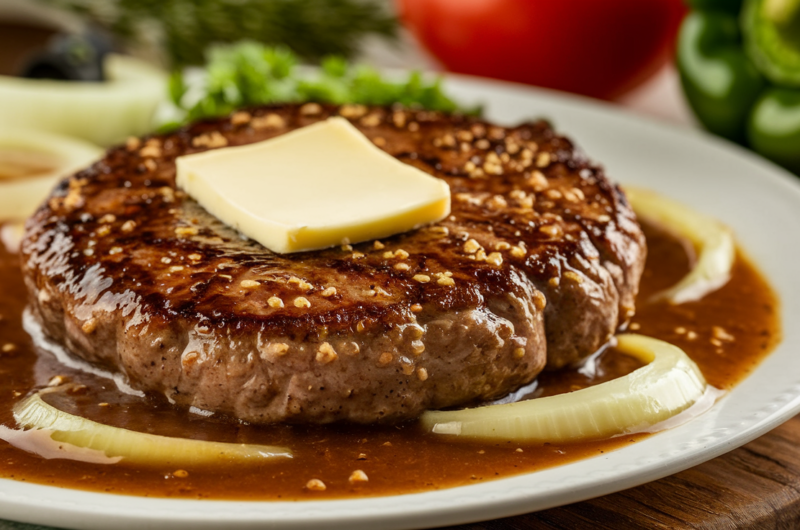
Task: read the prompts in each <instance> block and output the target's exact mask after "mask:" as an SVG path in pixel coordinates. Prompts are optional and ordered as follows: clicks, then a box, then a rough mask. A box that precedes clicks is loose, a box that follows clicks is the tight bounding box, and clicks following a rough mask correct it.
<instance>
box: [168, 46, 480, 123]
mask: <svg viewBox="0 0 800 530" xmlns="http://www.w3.org/2000/svg"><path fill="white" fill-rule="evenodd" d="M297 65H298V58H297V56H296V55H295V54H294V53H292V52H290V51H289V50H287V49H285V48H272V47H267V46H263V45H261V44H258V43H255V42H242V43H239V44H236V45H229V46H215V47H212V48H210V49H209V53H208V63H207V65H206V67H205V72H204V76H203V81H202V82H203V86H202V88H201V89H200V90H190V83H189V82H187V79H186V77H185V74H184V73H183V72H182V71H180V70H178V71H176V72H175V73H173V75H172V77H171V79H170V97H171V99H172V102H173V103H174V104H175V106H176V107H177V108H178V109H179V113H180V116H179V118H178V119H177V120H176V121H175V122H173V123H170V124H169V125H167V127H168V128H171V127H174V126H177V125H181V124H183V123H189V122H192V121H195V120H198V119H203V118H209V117H215V116H223V115H226V114H229V113H230V112H232V111H233V110H235V109H238V108H244V107H252V106H256V105H263V104H268V103H291V102H302V101H316V102H318V103H333V104H343V103H360V104H362V105H389V104H394V103H399V104H401V105H404V106H409V107H420V108H424V109H428V110H439V111H444V112H456V111H460V112H465V113H475V112H477V109H467V108H463V107H461V106H459V105H458V104H457V103H456V102H455V101H453V100H452V99H451V98H450V97H448V96H447V95H446V94H445V93H444V92H443V90H442V86H441V79H440V78H437V79H434V80H433V81H427V80H426V79H425V77H424V76H423V75H422V74H420V73H419V72H412V73H411V74H409V75H408V76H407V78H406V79H405V80H401V81H395V80H391V79H388V78H387V77H385V76H384V75H382V74H381V73H380V72H378V71H377V70H375V69H374V68H371V67H368V66H365V65H351V64H350V63H348V62H347V61H346V60H345V59H344V58H342V57H327V58H325V59H323V60H322V62H321V64H320V68H319V69H317V70H306V71H300V70H299V69H298V67H297ZM198 92H199V93H198Z"/></svg>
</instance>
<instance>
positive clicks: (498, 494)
mask: <svg viewBox="0 0 800 530" xmlns="http://www.w3.org/2000/svg"><path fill="white" fill-rule="evenodd" d="M445 83H446V85H447V86H448V87H451V88H453V87H454V88H456V92H457V91H458V87H461V88H462V89H464V88H466V89H467V92H469V90H473V91H474V90H488V91H489V92H490V93H494V95H492V96H487V97H486V99H487V100H490V99H493V98H496V97H498V95H497V94H498V93H500V94H502V93H505V94H506V95H511V94H513V95H514V96H515V97H522V98H530V99H531V100H532V101H536V100H538V103H543V104H547V103H550V104H554V105H555V106H556V107H559V106H561V107H563V106H570V107H572V108H573V109H576V110H577V112H578V113H581V112H587V113H589V114H599V115H602V116H606V117H609V118H610V119H611V120H612V121H617V122H620V123H622V122H624V124H625V127H629V126H634V127H643V128H645V129H647V130H649V131H653V130H656V131H666V132H667V133H668V135H673V136H675V135H684V136H685V135H689V136H691V137H693V138H696V139H698V141H699V143H701V144H703V145H704V146H705V147H706V148H710V149H711V150H712V151H714V152H716V154H722V156H724V157H731V158H732V159H738V160H739V161H741V162H744V163H745V164H746V165H750V166H753V167H755V168H757V169H758V172H759V173H760V175H759V176H760V177H766V178H767V179H769V181H770V185H771V186H776V187H779V188H781V189H782V190H783V191H785V192H786V193H788V194H789V195H792V196H793V200H795V201H796V204H798V205H800V184H798V182H797V181H796V178H795V177H793V176H792V175H791V174H790V173H788V171H786V170H783V169H782V168H779V167H778V166H776V165H774V164H772V163H771V162H769V161H766V160H765V159H762V158H760V157H758V155H755V154H753V153H751V152H749V151H746V150H744V149H743V148H741V147H739V146H735V145H734V144H730V143H729V142H727V141H725V140H722V139H719V138H716V137H713V136H711V135H709V134H708V133H705V132H704V131H700V130H697V129H690V128H682V127H680V126H676V125H674V124H669V123H664V122H660V121H658V120H654V119H651V118H647V117H643V116H641V115H639V114H636V113H634V112H632V111H630V110H627V109H624V108H622V107H618V106H614V105H612V104H609V103H605V102H600V101H595V100H592V99H590V98H585V97H581V96H574V95H570V94H565V93H560V92H556V91H551V90H547V89H539V88H534V87H528V86H524V85H518V84H515V83H508V82H501V81H495V80H489V79H483V78H474V77H469V76H460V75H452V74H448V75H447V76H446V77H445ZM498 121H502V120H498ZM556 124H557V125H558V121H556ZM567 134H568V135H570V138H572V137H573V136H572V134H571V133H570V132H569V131H567ZM576 143H577V145H579V146H580V145H582V143H581V141H580V140H578V141H577V142H576ZM709 146H710V147H709ZM588 152H589V155H590V157H592V156H593V155H594V153H593V152H592V150H591V149H589V150H588ZM715 156H716V155H715ZM798 218H800V214H798ZM745 250H746V249H745ZM773 285H774V283H773ZM775 291H776V294H778V296H779V299H780V305H781V309H782V311H781V321H782V322H784V324H785V322H786V307H784V302H785V294H786V293H782V292H780V291H779V290H778V289H777V288H776V289H775ZM782 327H783V337H784V342H783V343H781V344H779V345H778V346H776V348H775V350H774V351H773V352H772V353H771V354H770V356H772V357H774V356H775V354H776V353H777V352H778V351H780V350H782V349H785V348H786V347H787V346H786V344H787V343H786V333H787V331H788V330H787V326H786V325H784V326H782ZM770 356H768V357H767V358H766V359H765V360H764V361H762V363H761V365H760V366H759V368H758V369H756V371H755V372H754V373H753V374H751V375H750V376H749V377H748V380H751V379H752V378H753V376H754V375H755V374H756V373H758V371H759V370H761V366H763V365H764V364H766V363H768V362H769V359H770ZM748 380H745V381H743V382H742V383H740V384H739V385H737V387H736V388H735V389H734V390H733V391H732V392H731V393H730V394H729V395H727V396H725V397H724V398H722V400H721V401H720V403H723V402H725V401H726V400H730V399H731V396H733V395H736V392H737V389H739V388H742V386H743V385H744V384H746V383H747V381H748ZM720 403H718V404H717V405H715V407H714V408H713V409H712V410H711V411H709V412H708V413H707V414H708V415H711V416H714V415H715V414H719V411H720ZM768 405H769V406H768V407H767V409H769V410H767V409H765V410H758V411H754V413H758V414H761V415H760V416H759V417H756V418H755V419H753V420H751V421H750V422H749V423H748V426H747V428H746V429H745V430H743V431H741V432H737V433H733V434H731V433H730V432H725V433H722V435H721V436H717V437H714V436H713V433H711V434H709V435H707V436H706V438H707V439H706V440H705V441H702V442H701V445H702V447H700V448H699V449H698V448H695V449H691V448H688V449H685V450H680V451H679V452H682V453H685V457H684V458H682V459H680V460H676V459H675V458H674V457H673V458H672V460H670V461H669V465H664V460H660V459H659V458H661V456H662V455H659V456H658V457H653V458H652V459H651V461H650V462H649V463H640V464H638V465H636V466H631V467H629V468H627V469H623V470H622V471H620V472H618V473H616V474H615V479H614V482H613V484H609V483H604V484H601V485H598V484H597V482H596V479H593V480H588V479H587V480H584V481H582V483H580V484H576V485H575V486H574V489H573V490H572V491H570V492H568V493H565V492H563V491H561V490H558V489H556V490H557V491H553V492H549V493H548V494H538V495H536V498H535V499H531V495H530V494H529V493H527V492H525V491H523V490H520V489H517V486H519V485H520V484H524V483H525V482H527V481H529V480H532V479H531V477H536V478H537V479H542V480H543V481H549V480H554V478H555V479H557V478H558V476H559V475H563V474H564V473H563V472H562V471H563V470H574V469H576V467H577V468H578V469H580V468H585V467H586V466H585V465H584V464H585V462H587V461H592V462H599V461H610V462H614V461H616V460H619V456H614V455H619V454H620V453H623V452H625V451H626V449H627V448H623V449H619V450H616V451H612V452H609V453H608V454H606V455H604V456H603V457H592V458H590V459H587V460H581V461H577V462H574V463H570V464H566V465H563V466H558V467H556V468H552V469H546V470H542V471H538V472H533V473H525V474H522V475H516V476H512V477H508V478H502V479H497V480H493V481H489V482H486V483H481V484H475V485H467V486H460V487H456V488H449V489H445V490H440V491H429V492H422V493H412V494H404V495H396V496H384V497H369V498H361V499H346V500H324V501H299V502H276V501H266V502H265V501H208V500H190V499H163V498H143V497H133V496H125V495H116V494H104V493H97V492H90V491H81V490H69V489H65V488H59V487H54V486H45V485H40V484H32V483H20V482H17V481H14V480H11V479H0V514H2V516H4V517H8V516H11V517H13V518H14V519H15V520H18V521H24V522H30V523H35V524H51V525H56V526H65V525H66V526H69V527H73V528H105V527H106V525H108V524H109V523H112V522H113V523H114V525H115V526H116V527H119V528H128V527H130V528H137V527H141V525H142V524H143V523H147V524H148V525H149V526H150V527H152V528H171V529H173V530H174V529H176V528H184V526H177V527H176V526H175V525H176V524H178V525H181V524H185V525H186V526H185V528H189V527H190V526H191V527H192V528H216V527H218V525H219V523H221V522H223V521H224V522H225V523H226V524H227V525H228V526H229V527H231V528H234V527H235V528H250V527H252V528H255V527H263V525H264V524H265V523H266V522H267V521H269V522H270V523H271V525H272V526H274V527H276V528H287V529H288V528H292V529H294V528H315V527H319V525H320V524H322V523H328V524H327V525H326V526H329V527H331V528H334V527H335V528H353V529H358V528H372V527H374V525H375V524H377V523H380V525H381V528H386V529H387V530H389V529H393V528H410V527H414V528H421V527H430V526H440V525H444V524H448V525H452V524H461V523H467V522H476V521H481V520H488V519H494V518H497V517H506V516H512V515H518V514H521V513H528V512H530V511H532V510H531V506H532V504H531V502H532V501H535V502H533V505H535V508H536V510H533V511H538V510H542V509H547V508H551V507H554V506H560V505H564V504H570V503H573V502H579V501H582V500H586V499H588V498H593V497H596V496H598V495H601V494H602V495H605V494H609V493H613V492H616V491H620V490H622V489H627V488H629V487H634V486H636V485H640V484H642V483H645V482H649V481H651V480H656V479H658V478H662V477H664V476H667V475H670V474H674V473H676V472H679V471H682V470H684V469H687V468H689V467H693V466H695V465H697V464H699V463H701V462H705V461H707V460H710V459H712V458H715V457H717V456H719V455H722V454H724V453H726V452H728V451H730V450H732V449H734V448H736V447H739V446H741V445H743V444H745V443H747V442H749V441H751V440H753V439H755V438H757V437H758V436H761V435H762V434H764V433H766V432H768V431H769V430H772V429H773V428H775V427H776V426H778V425H780V424H781V423H783V422H784V421H786V420H788V419H789V418H791V417H792V416H794V415H795V414H797V413H798V412H800V377H798V378H797V380H796V381H795V383H794V385H793V386H792V387H791V388H787V389H785V390H784V391H783V392H782V393H781V394H779V395H776V396H774V399H772V400H771V402H770V403H769V404H768ZM762 413H763V414H762ZM703 417H704V418H705V417H706V415H704V416H703ZM690 423H692V422H690ZM682 428H683V426H681V427H678V428H676V429H682ZM674 432H675V430H672V431H669V432H668V433H667V434H669V433H674ZM717 434H719V433H717ZM661 436H662V433H659V434H656V435H655V436H654V437H651V438H649V439H648V440H651V439H654V438H659V437H661ZM648 440H645V441H643V442H639V443H638V444H636V445H637V446H639V447H641V445H640V444H647V443H648ZM703 444H705V445H703ZM668 460H669V459H668ZM503 486H508V488H507V490H509V491H504V488H503ZM562 489H563V488H562ZM454 492H457V493H458V495H455V497H456V498H457V499H459V500H458V502H454V501H453V500H452V499H451V498H452V497H454ZM112 499H113V500H112ZM87 501H88V502H87ZM392 501H394V504H396V505H397V506H394V509H393V510H387V509H386V508H387V507H391V506H390V505H391V504H393V503H392ZM398 501H408V503H406V502H402V503H400V502H398ZM400 504H403V506H399V505H400ZM407 505H410V506H412V507H413V509H409V508H408V506H407ZM265 507H266V508H265ZM284 508H285V509H287V510H288V511H285V512H284V511H281V510H282V509H284ZM332 509H333V510H332ZM300 514H302V515H301V516H298V515H300ZM332 514H333V515H334V516H335V517H336V519H335V520H334V521H331V520H330V517H331V515H332ZM120 517H123V518H124V519H122V520H121V519H120ZM65 518H66V520H65ZM73 518H75V519H73ZM231 525H235V526H231Z"/></svg>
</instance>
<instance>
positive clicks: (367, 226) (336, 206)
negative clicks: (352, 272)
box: [177, 118, 450, 253]
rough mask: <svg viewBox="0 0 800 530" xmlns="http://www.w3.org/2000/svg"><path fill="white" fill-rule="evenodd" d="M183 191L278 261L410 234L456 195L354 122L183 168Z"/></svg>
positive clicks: (199, 157)
mask: <svg viewBox="0 0 800 530" xmlns="http://www.w3.org/2000/svg"><path fill="white" fill-rule="evenodd" d="M177 170H178V174H177V184H178V187H180V188H182V189H183V190H184V191H186V193H188V194H189V195H190V196H192V197H193V198H194V199H195V200H197V202H198V203H200V205H201V206H203V207H204V208H205V209H206V210H208V211H209V212H210V213H211V214H213V215H215V216H216V217H217V218H219V219H220V220H221V221H222V222H224V223H226V224H227V225H229V226H232V227H234V228H236V229H237V230H239V231H240V232H242V233H243V234H244V235H246V236H248V237H250V238H252V239H254V240H256V241H258V242H259V243H261V244H262V245H264V246H265V247H267V248H269V249H270V250H272V251H274V252H278V253H288V252H300V251H306V250H316V249H321V248H326V247H330V246H333V245H338V244H341V243H343V242H350V243H357V242H359V241H366V240H370V239H377V238H382V237H387V236H390V235H393V234H398V233H401V232H406V231H408V230H412V229H414V228H418V227H420V226H423V225H425V224H428V223H432V222H436V221H439V220H441V219H443V218H444V217H445V216H447V215H448V214H449V213H450V188H449V187H448V186H447V184H446V183H445V182H444V181H442V180H440V179H437V178H435V177H432V176H430V175H428V174H427V173H425V172H423V171H421V170H419V169H417V168H415V167H412V166H409V165H407V164H404V163H402V162H400V161H399V160H397V159H395V158H394V157H392V156H391V155H389V154H387V153H385V152H383V151H381V150H380V149H378V148H377V147H375V146H374V145H373V144H372V142H371V141H370V140H369V139H367V138H366V137H365V136H364V135H363V134H361V133H360V132H359V131H358V129H356V128H355V127H353V125H351V124H350V122H348V121H347V120H345V119H344V118H330V119H328V120H327V121H324V122H319V123H316V124H314V125H310V126H308V127H304V128H302V129H298V130H296V131H292V132H290V133H287V134H284V135H282V136H279V137H277V138H273V139H270V140H266V141H264V142H260V143H257V144H251V145H246V146H239V147H228V148H223V149H216V150H213V151H207V152H205V153H198V154H194V155H187V156H182V157H179V158H178V159H177Z"/></svg>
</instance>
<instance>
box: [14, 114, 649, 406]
mask: <svg viewBox="0 0 800 530" xmlns="http://www.w3.org/2000/svg"><path fill="white" fill-rule="evenodd" d="M337 114H341V115H343V116H345V117H347V118H348V119H351V121H352V122H353V123H354V125H355V126H356V127H358V128H359V129H360V130H361V131H362V132H363V133H364V134H365V135H366V136H367V137H369V138H370V139H372V141H373V142H374V143H375V144H376V145H378V146H379V147H381V148H382V149H384V150H386V151H387V152H389V153H390V154H392V155H393V156H395V157H397V158H398V159H399V160H401V161H403V162H405V163H408V164H412V165H414V166H416V167H418V168H420V169H422V170H423V171H426V172H428V173H430V174H432V175H434V176H436V177H438V178H442V179H444V180H445V181H446V182H447V183H448V184H449V185H450V187H451V191H452V196H453V201H452V215H451V216H450V217H448V218H447V219H445V220H443V221H442V222H440V223H438V224H436V225H434V226H432V227H428V228H423V229H420V230H416V231H413V232H409V233H406V234H400V235H397V236H394V237H392V238H387V239H385V240H382V241H380V242H378V243H375V242H372V241H370V242H366V243H361V244H357V245H352V248H351V247H350V246H343V247H337V248H332V249H328V250H322V251H315V252H304V253H298V254H292V255H276V254H274V253H272V252H270V251H268V250H266V249H265V248H263V247H261V246H260V245H258V244H257V243H255V242H252V241H250V240H246V239H244V238H242V237H240V236H239V235H238V234H236V233H235V232H234V231H232V230H231V229H229V228H227V227H225V226H224V225H222V224H221V223H220V222H219V221H218V220H216V219H215V218H213V217H211V216H210V215H208V214H207V213H206V212H205V211H204V210H203V209H202V208H200V207H199V206H198V205H197V204H196V203H195V202H194V201H192V200H191V199H190V198H188V197H186V196H185V195H184V194H183V193H181V192H179V191H177V190H176V189H175V184H174V177H175V164H174V159H175V157H176V156H179V155H182V154H188V153H194V152H199V151H203V150H206V149H209V148H216V147H222V146H225V145H242V144H247V143H252V142H255V141H260V140H264V139H267V138H269V137H273V136H276V135H278V134H281V133H283V132H286V131H288V130H292V129H295V128H297V127H302V126H304V125H308V124H311V123H313V122H316V121H319V120H320V119H325V118H326V117H328V116H331V115H337ZM309 156H313V153H309ZM298 193H302V190H298ZM264 200H266V201H270V200H281V198H280V197H265V198H264ZM331 200H335V198H332V199H331ZM644 255H645V244H644V238H643V236H642V233H641V231H640V229H639V227H638V225H637V223H636V221H635V218H634V216H633V213H632V211H631V209H630V207H629V206H628V204H627V202H626V201H625V199H624V196H623V195H622V193H621V192H620V191H619V189H618V188H616V187H615V186H613V185H612V184H610V183H609V181H608V180H607V178H606V177H605V176H604V174H603V171H602V170H601V169H600V168H598V167H596V166H593V165H592V164H590V163H589V162H588V161H587V160H585V159H584V158H583V157H582V156H580V155H579V154H578V153H576V150H575V149H574V148H573V145H572V144H571V142H569V141H568V140H566V139H565V138H563V137H561V136H558V135H556V134H555V133H554V132H553V130H552V129H551V128H550V127H549V125H548V124H546V123H545V122H535V123H525V124H521V125H519V126H516V127H512V128H502V127H498V126H495V125H492V124H489V123H485V122H483V121H480V120H478V119H474V118H469V117H463V116H446V115H442V114H439V113H435V112H426V111H411V110H400V109H390V108H365V107H359V106H345V107H333V106H320V105H316V104H307V105H303V106H297V105H286V106H275V107H264V108H259V109H254V110H251V111H250V112H248V113H246V114H241V113H239V114H237V115H235V116H234V117H233V118H225V119H219V120H212V121H208V122H204V123H198V124H195V125H192V126H189V127H187V128H184V129H181V130H180V131H178V132H176V133H173V134H168V135H161V136H152V137H149V138H146V139H143V140H132V141H130V142H128V144H127V145H126V146H120V147H117V148H114V149H111V150H110V151H109V152H108V153H107V155H106V157H105V158H104V159H103V160H101V161H100V162H98V163H96V164H95V165H94V166H92V167H91V168H89V169H87V170H85V171H83V172H80V173H78V174H76V175H74V176H72V177H70V178H68V179H65V180H64V181H63V182H62V184H61V185H60V186H59V187H58V188H57V189H56V191H55V192H54V193H53V196H52V197H51V198H50V199H49V200H48V202H47V203H46V204H45V205H43V206H42V207H41V208H40V209H39V211H38V212H37V213H36V215H35V216H34V217H33V218H32V219H31V220H30V221H29V223H28V225H27V232H26V238H25V240H24V242H23V256H22V259H23V268H24V272H25V277H26V282H27V284H28V287H29V290H30V293H31V306H32V309H33V314H34V315H35V316H36V317H37V319H38V320H39V321H40V322H41V323H42V324H43V327H44V330H45V332H46V333H47V334H49V335H50V336H51V337H53V338H55V339H57V340H60V341H62V342H64V343H65V344H67V346H68V347H69V348H70V349H71V350H72V351H73V352H74V353H75V354H77V355H79V356H81V357H84V358H86V359H87V360H89V361H92V362H95V363H98V364H101V365H105V366H108V367H110V368H112V369H114V370H119V371H122V372H123V373H125V374H126V375H127V376H128V378H129V379H130V382H131V384H132V385H133V386H134V387H136V388H140V389H142V390H146V391H149V392H155V393H163V394H166V395H167V396H168V397H169V399H171V400H173V401H175V402H177V403H179V404H182V405H194V406H197V407H199V408H202V409H207V410H213V411H215V412H220V413H224V414H229V415H232V416H235V417H238V418H240V419H244V420H247V421H254V422H271V421H294V422H330V421H336V420H348V421H356V422H371V421H398V420H402V419H405V418H411V417H414V416H416V415H418V414H419V413H420V412H422V411H423V410H425V409H427V408H440V407H447V406H455V405H459V404H463V403H467V402H473V401H476V400H484V399H492V398H496V397H500V396H502V395H504V394H506V393H508V392H509V391H512V390H514V389H516V388H517V387H519V386H520V385H522V384H525V383H527V382H529V381H531V380H532V379H533V378H534V377H535V376H536V374H538V373H539V371H540V370H541V369H542V367H543V366H544V364H545V359H546V362H547V365H548V367H550V368H558V367H561V366H564V365H565V364H568V363H571V362H574V361H577V360H579V359H582V358H584V357H585V356H587V355H589V354H591V353H592V352H594V351H595V350H597V349H598V348H599V347H601V346H602V345H603V344H604V343H605V342H606V341H607V340H608V339H609V337H610V336H611V335H612V334H613V333H614V332H615V330H616V329H617V328H618V326H619V325H620V324H621V323H623V322H624V321H626V320H627V319H628V318H629V317H630V316H631V315H632V312H633V306H634V304H633V299H634V296H635V294H636V290H637V288H638V281H639V277H640V275H641V271H642V265H643V261H644Z"/></svg>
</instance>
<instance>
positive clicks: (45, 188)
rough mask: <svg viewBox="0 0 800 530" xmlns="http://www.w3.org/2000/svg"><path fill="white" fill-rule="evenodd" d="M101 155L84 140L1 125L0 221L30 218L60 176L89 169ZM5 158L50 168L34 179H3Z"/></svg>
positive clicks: (30, 177)
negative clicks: (14, 158) (40, 162)
mask: <svg viewBox="0 0 800 530" xmlns="http://www.w3.org/2000/svg"><path fill="white" fill-rule="evenodd" d="M0 112H1V111H0ZM102 154H103V150H102V149H100V148H99V147H97V146H95V145H93V144H90V143H88V142H85V141H83V140H78V139H76V138H70V137H68V136H62V135H60V134H53V133H47V132H43V131H34V130H30V129H24V128H16V127H7V126H6V124H5V123H2V122H0V220H2V221H6V220H8V219H24V218H26V217H28V216H30V215H31V214H32V213H33V212H34V210H35V209H36V207H37V206H39V204H41V202H42V201H43V200H44V199H45V198H46V197H47V195H48V193H50V191H51V190H52V188H53V186H55V184H56V182H58V180H59V179H60V178H61V177H63V176H65V175H69V174H70V173H73V172H75V171H78V170H79V169H82V168H84V167H86V166H88V165H89V164H91V163H92V162H94V161H95V160H97V159H98V158H100V156H101V155H102ZM8 155H19V156H20V157H25V158H28V159H30V160H31V161H32V162H34V163H36V161H37V160H38V161H43V162H42V164H46V165H49V166H52V167H50V168H48V169H46V170H42V171H40V172H39V173H38V174H36V175H35V176H29V177H21V178H15V179H12V178H10V177H11V176H12V175H7V178H3V176H4V175H3V164H4V159H5V156H8ZM17 161H18V160H17ZM17 161H15V162H17ZM6 164H8V161H6ZM44 167H45V166H44V165H42V166H41V168H44Z"/></svg>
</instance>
